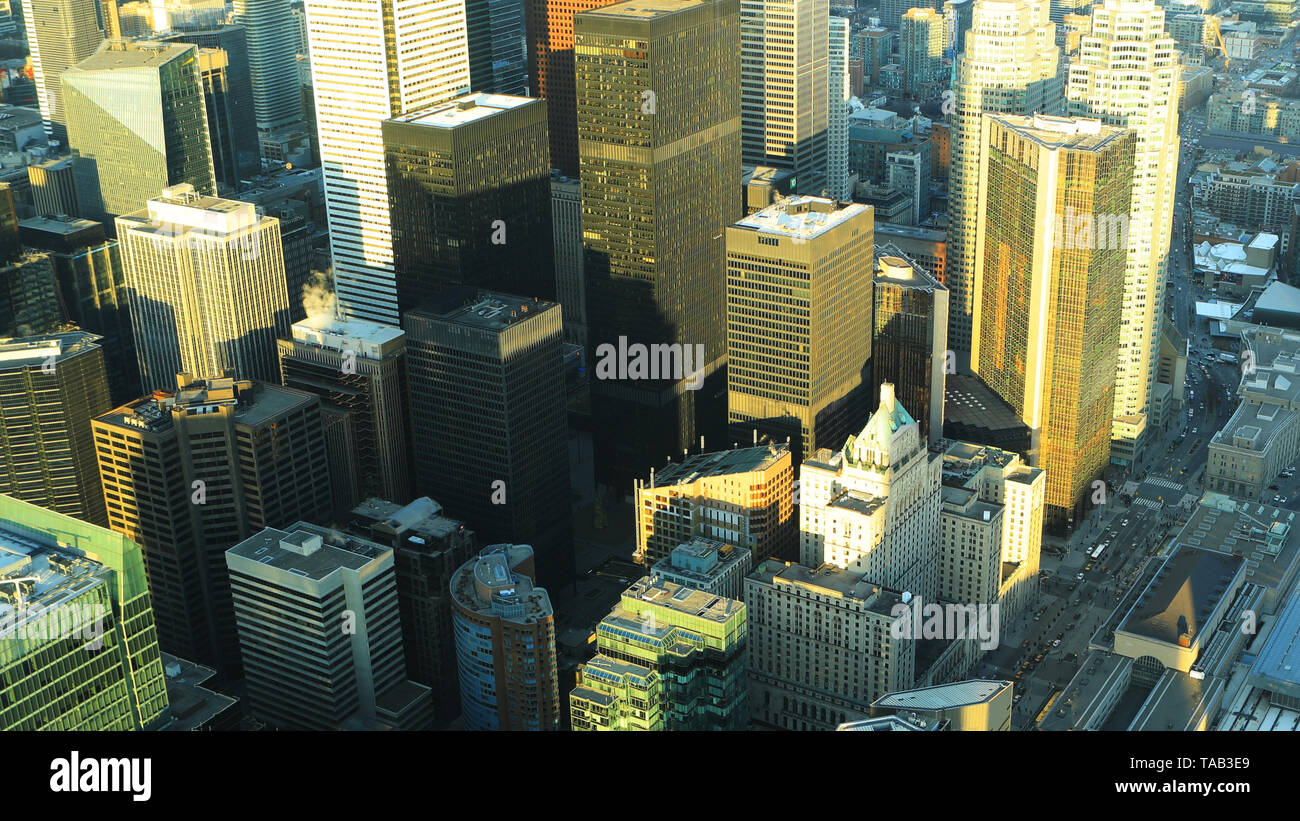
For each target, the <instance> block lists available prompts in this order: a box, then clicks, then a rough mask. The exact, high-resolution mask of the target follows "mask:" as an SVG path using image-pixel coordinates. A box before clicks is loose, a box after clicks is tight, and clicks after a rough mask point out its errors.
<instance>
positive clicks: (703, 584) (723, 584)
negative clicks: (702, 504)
mask: <svg viewBox="0 0 1300 821" xmlns="http://www.w3.org/2000/svg"><path fill="white" fill-rule="evenodd" d="M753 558H754V554H753V552H752V551H751V550H750V549H749V548H747V547H735V546H734V545H729V544H727V543H726V542H720V541H717V540H716V539H706V538H704V537H702V536H696V537H694V538H692V539H691V540H690V541H689V542H683V543H681V544H679V545H677V546H676V547H674V548H673V552H672V553H670V554H669V555H668V557H667V558H663V559H660V560H659V561H657V562H655V564H654V567H652V568H651V569H650V578H651V579H653V580H655V581H660V580H662V581H666V582H672V583H673V584H676V585H680V586H682V587H689V588H691V589H693V590H701V591H703V592H705V593H712V594H714V595H718V596H725V597H726V598H728V599H737V600H739V599H740V597H741V596H742V595H744V593H745V577H746V576H748V575H749V571H750V570H751V569H752V568H753Z"/></svg>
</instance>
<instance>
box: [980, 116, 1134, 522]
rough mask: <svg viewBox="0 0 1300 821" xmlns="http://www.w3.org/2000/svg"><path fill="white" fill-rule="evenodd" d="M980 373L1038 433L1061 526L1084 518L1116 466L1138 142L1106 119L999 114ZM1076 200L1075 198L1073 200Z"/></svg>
mask: <svg viewBox="0 0 1300 821" xmlns="http://www.w3.org/2000/svg"><path fill="white" fill-rule="evenodd" d="M983 137H984V145H985V148H984V151H983V152H982V153H983V156H982V158H981V160H980V179H979V181H978V185H979V186H980V188H979V190H980V192H981V197H980V202H979V203H978V215H979V217H978V219H977V221H976V230H977V233H976V237H977V244H976V256H975V269H974V270H975V277H976V279H977V281H979V280H981V278H982V282H983V292H982V302H981V304H980V312H979V316H980V322H979V324H977V326H976V336H975V345H974V350H973V351H972V354H971V356H972V360H973V364H974V365H975V367H976V372H977V373H978V374H979V376H980V377H981V378H982V379H983V380H984V381H985V382H986V383H988V385H989V387H990V388H992V389H993V390H994V391H995V392H996V393H997V394H998V395H999V396H1001V397H1002V398H1003V399H1004V400H1006V401H1007V402H1008V403H1009V404H1010V405H1011V406H1012V407H1013V408H1014V409H1015V410H1016V413H1017V414H1018V415H1019V416H1020V418H1021V419H1022V420H1023V421H1024V422H1025V424H1026V425H1028V426H1029V430H1030V447H1029V454H1028V456H1029V463H1030V464H1031V465H1033V466H1034V467H1040V468H1043V469H1044V470H1045V471H1047V491H1046V493H1047V506H1048V513H1047V515H1048V521H1049V523H1050V524H1052V525H1057V526H1059V525H1065V524H1071V523H1073V522H1077V521H1078V520H1079V518H1080V516H1081V515H1082V513H1083V512H1084V505H1085V503H1086V501H1087V496H1088V491H1089V490H1090V484H1091V483H1092V482H1093V481H1095V480H1097V479H1098V478H1099V477H1100V476H1101V474H1102V471H1103V470H1104V469H1105V467H1106V465H1107V463H1108V462H1109V461H1110V417H1109V416H1107V414H1106V410H1105V409H1106V408H1109V407H1111V405H1112V404H1113V402H1114V398H1115V371H1114V365H1113V363H1111V362H1109V359H1110V358H1111V357H1113V356H1114V355H1115V352H1116V350H1117V348H1118V345H1119V337H1120V321H1121V316H1122V310H1123V296H1124V288H1123V282H1124V270H1125V267H1124V264H1125V257H1126V255H1127V241H1126V239H1125V238H1124V237H1123V236H1122V233H1123V232H1122V230H1121V227H1122V226H1121V225H1120V223H1119V220H1118V219H1117V217H1119V216H1122V215H1125V214H1127V213H1128V210H1129V198H1130V195H1131V188H1132V185H1133V175H1134V169H1133V150H1134V140H1135V137H1134V133H1133V132H1132V131H1126V130H1125V129H1122V128H1118V127H1115V126H1108V125H1104V124H1102V123H1101V122H1100V121H1098V120H1088V119H1078V118H1065V117H1047V116H1034V117H1022V116H1017V115H998V116H990V117H986V118H985V120H984V128H983ZM1067 192H1068V195H1067Z"/></svg>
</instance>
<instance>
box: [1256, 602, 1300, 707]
mask: <svg viewBox="0 0 1300 821" xmlns="http://www.w3.org/2000/svg"><path fill="white" fill-rule="evenodd" d="M1250 677H1251V683H1252V684H1255V685H1256V686H1258V687H1263V688H1264V689H1266V690H1269V691H1270V692H1274V693H1280V694H1282V695H1285V696H1290V697H1291V698H1300V592H1296V593H1293V594H1292V595H1291V598H1290V599H1289V600H1288V601H1287V603H1286V606H1285V607H1284V608H1282V610H1281V611H1280V612H1279V613H1278V614H1277V616H1276V619H1275V621H1274V623H1273V629H1272V630H1271V631H1270V632H1269V634H1268V640H1267V641H1265V642H1264V646H1263V647H1262V648H1261V649H1260V650H1259V655H1258V656H1256V658H1255V663H1254V664H1253V665H1251V667H1250Z"/></svg>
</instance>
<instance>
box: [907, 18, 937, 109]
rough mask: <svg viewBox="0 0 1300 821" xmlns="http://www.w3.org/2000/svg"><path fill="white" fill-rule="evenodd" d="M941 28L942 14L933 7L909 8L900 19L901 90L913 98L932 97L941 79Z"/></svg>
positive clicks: (924, 98)
mask: <svg viewBox="0 0 1300 821" xmlns="http://www.w3.org/2000/svg"><path fill="white" fill-rule="evenodd" d="M943 25H944V17H943V15H942V14H940V13H939V12H937V11H935V10H934V9H933V8H912V9H908V10H907V12H906V13H905V14H903V16H902V20H901V27H900V28H899V32H898V53H899V57H900V58H901V59H902V66H903V91H904V93H905V94H909V95H911V97H912V99H915V100H926V99H930V98H931V97H934V96H935V91H936V89H937V87H938V84H939V83H940V82H942V81H943V80H944V76H943ZM945 85H946V83H945Z"/></svg>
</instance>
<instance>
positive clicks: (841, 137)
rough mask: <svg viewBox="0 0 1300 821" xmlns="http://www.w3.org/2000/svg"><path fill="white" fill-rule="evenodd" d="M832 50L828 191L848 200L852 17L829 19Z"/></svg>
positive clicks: (829, 61) (850, 193)
mask: <svg viewBox="0 0 1300 821" xmlns="http://www.w3.org/2000/svg"><path fill="white" fill-rule="evenodd" d="M829 32H830V52H829V54H828V57H827V75H826V76H827V83H826V194H827V196H829V197H830V198H831V199H834V200H838V201H842V202H847V201H848V200H850V199H852V198H853V180H852V179H850V177H849V108H850V102H849V101H850V100H852V99H853V91H852V85H851V81H850V73H849V19H848V18H847V17H836V16H834V15H832V16H831V18H830V28H829Z"/></svg>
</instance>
